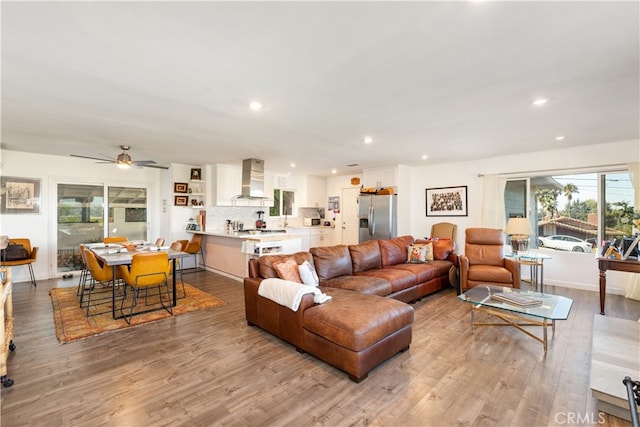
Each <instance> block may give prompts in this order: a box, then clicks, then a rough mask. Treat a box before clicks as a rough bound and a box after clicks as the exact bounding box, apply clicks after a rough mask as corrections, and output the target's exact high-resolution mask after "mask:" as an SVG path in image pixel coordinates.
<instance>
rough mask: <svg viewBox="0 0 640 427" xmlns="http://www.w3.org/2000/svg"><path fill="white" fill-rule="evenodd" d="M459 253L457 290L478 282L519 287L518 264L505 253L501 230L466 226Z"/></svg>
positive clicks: (462, 289) (467, 288)
mask: <svg viewBox="0 0 640 427" xmlns="http://www.w3.org/2000/svg"><path fill="white" fill-rule="evenodd" d="M465 236H466V239H465V245H464V255H460V258H459V259H460V291H461V292H465V291H467V290H469V289H471V288H473V287H474V286H476V285H479V284H490V285H497V286H505V287H511V288H520V264H519V263H518V261H517V260H515V259H511V258H506V257H505V256H504V244H505V237H504V232H503V231H502V230H500V229H498V228H467V229H466V230H465Z"/></svg>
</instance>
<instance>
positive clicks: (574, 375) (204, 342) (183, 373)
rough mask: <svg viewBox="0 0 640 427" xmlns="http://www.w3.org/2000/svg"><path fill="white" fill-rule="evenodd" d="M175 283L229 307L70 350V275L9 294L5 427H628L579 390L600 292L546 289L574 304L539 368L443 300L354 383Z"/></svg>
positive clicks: (206, 283)
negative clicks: (59, 311)
mask: <svg viewBox="0 0 640 427" xmlns="http://www.w3.org/2000/svg"><path fill="white" fill-rule="evenodd" d="M185 280H186V281H187V282H188V283H191V284H192V285H194V286H197V287H198V288H200V289H202V290H204V291H206V292H209V293H211V294H213V295H215V296H217V297H219V298H222V299H224V300H225V301H226V302H227V305H225V306H223V307H219V308H215V309H212V310H209V311H204V312H198V313H191V314H186V315H183V316H180V317H174V318H171V319H167V320H163V321H159V322H156V323H154V324H150V325H144V326H142V327H133V328H130V329H128V330H121V331H117V332H111V333H106V334H103V335H101V336H96V337H92V338H89V339H86V340H82V341H78V342H74V343H69V344H59V343H58V341H57V339H56V337H55V332H54V326H53V320H52V318H53V316H52V312H51V301H50V297H49V295H48V291H49V289H50V288H52V287H56V286H75V284H76V281H77V277H74V279H73V280H48V281H39V282H38V287H37V288H35V289H34V288H33V287H32V286H31V285H30V284H29V283H18V284H15V285H14V298H13V300H14V311H15V317H16V319H15V327H14V331H15V338H14V341H15V343H16V346H17V348H16V351H15V352H13V353H11V354H10V356H9V362H8V363H9V365H8V366H9V377H10V378H12V379H13V380H14V381H15V384H14V386H13V387H10V388H2V390H1V392H0V394H1V399H2V407H1V413H0V417H1V418H0V419H1V422H2V425H3V426H23V425H29V426H168V425H171V426H176V425H189V426H209V425H234V426H235V425H247V426H258V425H265V426H280V425H295V426H299V425H300V426H301V425H327V426H357V425H376V426H400V425H402V426H508V425H512V426H544V425H607V426H629V425H630V423H628V422H626V421H624V420H621V419H619V418H615V417H612V416H608V415H604V414H603V415H601V416H599V414H598V413H597V411H596V407H595V400H594V399H593V397H592V396H591V391H590V390H589V378H588V376H589V365H590V351H591V350H590V349H591V327H592V323H593V315H594V313H597V312H598V311H599V305H598V295H597V294H596V293H592V292H586V291H579V290H572V289H564V288H555V289H554V288H552V287H548V289H547V290H548V291H549V292H552V293H557V294H560V295H565V296H567V297H570V298H573V299H574V305H573V308H572V310H571V314H570V317H569V319H568V320H566V321H560V322H558V324H557V327H556V334H555V338H554V339H552V340H551V341H550V343H549V350H548V354H547V356H546V357H545V356H544V353H543V348H542V345H541V344H540V343H539V342H537V341H535V340H533V339H531V338H530V337H528V336H526V335H525V334H523V333H522V332H520V331H517V330H516V329H514V328H494V327H483V328H476V331H475V332H472V331H471V327H470V314H469V310H470V306H469V305H468V304H466V303H463V302H460V301H458V300H457V298H456V295H455V292H454V291H453V290H446V291H443V292H439V293H437V294H435V295H432V296H429V297H426V298H424V299H423V300H422V301H419V302H418V303H416V304H415V305H414V308H415V313H416V320H415V324H414V330H413V343H412V344H411V348H410V349H409V351H407V352H405V353H402V354H399V355H397V356H396V357H394V358H393V359H391V360H389V361H387V362H385V363H384V364H383V365H381V366H379V367H378V368H376V369H375V370H373V371H372V372H371V373H370V374H369V378H368V379H366V380H365V381H363V382H362V383H360V384H356V383H354V382H352V381H350V380H349V379H348V378H347V375H346V374H344V373H343V372H341V371H338V370H337V369H335V368H333V367H331V366H329V365H327V364H326V363H324V362H321V361H319V360H317V359H315V358H313V357H312V356H310V355H308V354H300V353H298V352H296V351H295V349H294V348H293V347H291V346H290V345H288V344H286V343H284V342H282V341H280V340H279V339H277V338H275V337H273V336H271V335H270V334H268V333H266V332H263V331H261V330H260V329H257V328H255V327H249V326H247V324H246V322H245V320H244V303H243V293H242V284H241V283H240V282H236V281H234V280H231V279H228V278H226V277H223V276H220V275H217V274H214V273H211V272H199V273H193V274H188V275H185ZM607 315H608V316H613V317H620V318H625V319H633V320H637V319H638V318H639V317H640V301H633V300H629V299H625V298H623V297H621V296H616V295H608V296H607ZM620 383H621V386H622V378H620Z"/></svg>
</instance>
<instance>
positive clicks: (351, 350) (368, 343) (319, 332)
mask: <svg viewBox="0 0 640 427" xmlns="http://www.w3.org/2000/svg"><path fill="white" fill-rule="evenodd" d="M322 290H323V292H325V293H326V294H327V295H331V297H332V300H331V301H329V302H327V303H324V304H319V305H314V306H313V307H309V308H307V309H306V310H305V311H304V315H303V319H302V325H303V342H304V344H303V347H304V351H306V352H308V353H310V354H312V355H314V356H316V357H318V358H320V359H322V360H324V361H326V362H327V363H329V364H331V365H333V366H335V367H336V368H338V369H341V370H343V371H344V372H346V373H348V374H349V378H351V379H352V380H353V381H355V382H360V381H362V380H363V379H365V378H367V375H368V373H369V371H370V370H371V369H373V368H375V367H376V366H377V365H379V364H380V363H382V362H384V361H385V360H387V359H389V358H390V357H392V356H393V355H394V354H396V353H398V352H403V351H405V350H407V349H408V348H409V345H410V344H411V331H412V325H413V319H414V312H413V307H411V306H410V305H408V304H405V303H403V302H401V301H398V300H395V299H392V298H382V297H379V296H374V295H363V294H359V293H356V292H350V291H345V290H342V289H332V288H322Z"/></svg>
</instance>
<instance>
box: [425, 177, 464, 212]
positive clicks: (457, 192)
mask: <svg viewBox="0 0 640 427" xmlns="http://www.w3.org/2000/svg"><path fill="white" fill-rule="evenodd" d="M425 194H426V202H427V216H467V186H466V185H465V186H461V187H442V188H427V189H426V190H425Z"/></svg>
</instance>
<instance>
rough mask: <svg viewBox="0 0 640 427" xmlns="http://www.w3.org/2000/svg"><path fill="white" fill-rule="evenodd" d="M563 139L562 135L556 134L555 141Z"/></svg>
mask: <svg viewBox="0 0 640 427" xmlns="http://www.w3.org/2000/svg"><path fill="white" fill-rule="evenodd" d="M563 139H564V135H558V136H556V141H562V140H563Z"/></svg>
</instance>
